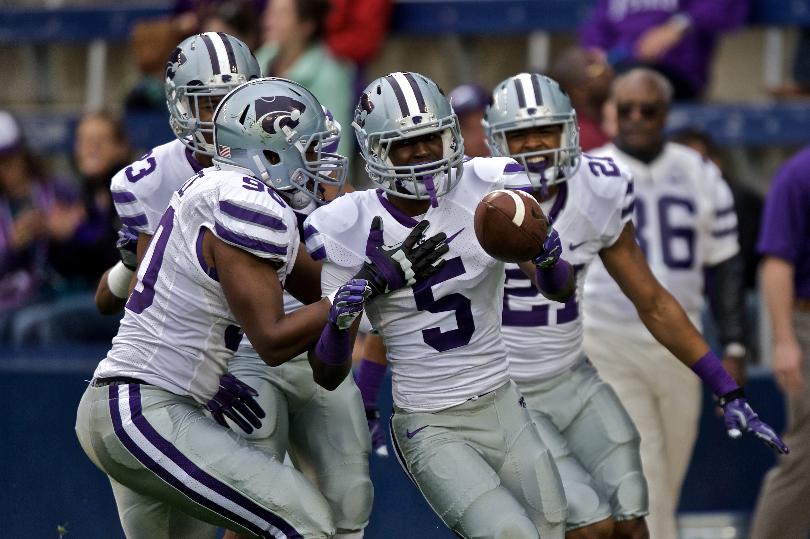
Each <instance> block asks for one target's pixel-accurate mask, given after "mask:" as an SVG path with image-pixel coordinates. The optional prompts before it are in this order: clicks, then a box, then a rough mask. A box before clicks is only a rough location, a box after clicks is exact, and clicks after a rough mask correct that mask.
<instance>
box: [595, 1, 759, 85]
mask: <svg viewBox="0 0 810 539" xmlns="http://www.w3.org/2000/svg"><path fill="white" fill-rule="evenodd" d="M747 15H748V1H747V0H715V1H712V2H707V1H706V0H650V1H646V2H628V1H627V0H597V2H596V6H595V8H594V11H593V13H592V15H591V17H590V19H589V20H588V22H587V23H586V24H585V26H584V27H583V28H582V34H581V43H582V45H583V46H585V47H588V48H593V49H596V50H598V51H600V52H601V53H602V54H604V55H605V57H606V59H607V61H608V62H609V63H610V64H611V65H613V66H614V67H615V68H616V69H617V70H619V71H625V70H626V69H628V68H630V67H634V66H638V65H644V66H647V67H651V68H653V69H655V70H657V71H659V72H660V73H662V74H663V75H664V76H666V77H667V78H668V79H669V80H670V82H671V83H672V86H673V88H674V90H675V95H674V98H675V99H676V100H680V99H695V98H698V97H700V96H701V95H702V94H703V91H704V90H705V89H706V87H707V85H708V78H709V69H710V65H709V64H710V63H711V59H712V55H713V53H714V48H715V44H716V41H717V38H718V36H719V35H720V34H721V33H723V32H727V31H729V30H733V29H735V28H737V27H738V26H740V25H741V24H743V22H745V18H746V16H747Z"/></svg>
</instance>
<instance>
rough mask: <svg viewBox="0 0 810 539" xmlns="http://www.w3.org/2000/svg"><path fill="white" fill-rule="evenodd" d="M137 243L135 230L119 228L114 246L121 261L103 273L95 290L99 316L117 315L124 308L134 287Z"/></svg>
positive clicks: (136, 266) (137, 259)
mask: <svg viewBox="0 0 810 539" xmlns="http://www.w3.org/2000/svg"><path fill="white" fill-rule="evenodd" d="M138 243H139V235H138V233H137V232H136V231H135V230H133V229H131V228H129V227H127V226H123V227H121V229H120V230H119V231H118V241H117V242H116V244H115V246H116V247H117V248H118V252H119V254H120V256H121V260H120V261H119V262H118V263H117V264H116V265H114V266H113V267H111V268H110V269H108V270H107V271H105V272H104V274H103V275H102V276H101V279H100V280H99V282H98V287H97V288H96V298H95V300H96V309H98V312H100V313H101V314H115V313H119V312H121V309H123V308H124V304H125V303H126V301H127V297H128V296H129V292H130V290H131V289H132V286H134V283H133V281H134V280H135V272H136V270H137V269H138V261H139V260H140V259H139V258H138ZM147 243H148V240H147ZM141 256H143V255H141Z"/></svg>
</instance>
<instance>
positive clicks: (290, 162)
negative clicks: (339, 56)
mask: <svg viewBox="0 0 810 539" xmlns="http://www.w3.org/2000/svg"><path fill="white" fill-rule="evenodd" d="M213 123H214V145H215V146H216V149H217V151H216V154H215V155H214V162H215V163H224V164H226V165H230V166H231V167H237V168H239V169H242V170H244V171H245V172H246V173H247V174H250V175H252V176H255V177H256V178H259V179H261V180H262V181H263V182H264V183H265V184H267V185H268V186H270V187H272V188H273V189H275V190H277V191H280V192H282V193H284V194H286V195H287V196H286V198H287V200H288V201H290V205H291V206H292V207H293V208H295V209H301V208H303V207H305V206H306V205H307V204H309V203H310V202H312V201H314V202H316V203H322V202H323V189H322V186H324V185H333V186H336V187H337V188H338V189H340V188H341V187H342V186H343V183H344V182H345V181H346V173H347V170H346V158H345V157H343V156H341V155H339V154H337V153H334V152H333V151H328V150H329V149H332V148H334V146H335V141H336V140H337V139H339V137H340V131H339V129H340V128H339V125H338V124H337V123H336V122H333V121H331V120H329V118H328V117H327V115H326V112H325V109H324V108H323V107H322V106H321V104H320V103H319V102H318V100H317V99H316V98H315V96H314V95H312V93H311V92H310V91H309V90H307V89H306V88H304V87H303V86H301V85H300V84H298V83H297V82H293V81H290V80H287V79H279V78H272V77H270V78H264V79H257V80H254V81H251V82H248V83H246V84H243V85H242V86H240V87H239V88H237V89H236V90H234V91H233V92H231V93H230V94H228V95H227V96H226V97H225V98H224V99H223V100H222V102H221V103H220V104H219V106H218V107H217V110H216V112H215V113H214V122H213Z"/></svg>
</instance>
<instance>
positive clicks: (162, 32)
mask: <svg viewBox="0 0 810 539" xmlns="http://www.w3.org/2000/svg"><path fill="white" fill-rule="evenodd" d="M180 34H181V32H180V31H179V30H178V29H177V26H176V23H175V21H174V20H173V19H170V18H162V19H153V20H146V21H139V22H138V23H137V24H136V25H135V26H134V27H133V28H132V33H131V34H130V36H129V45H130V50H131V51H132V55H133V57H134V58H135V64H136V66H137V67H138V71H139V72H140V79H139V80H138V82H137V83H136V84H135V86H134V87H133V88H132V89H131V90H130V91H129V94H127V97H126V98H125V100H124V108H125V109H126V111H127V112H131V111H137V112H150V111H151V112H160V113H163V114H166V113H168V110H166V96H164V95H163V79H164V77H165V71H166V59H167V58H168V57H169V54H170V53H171V52H172V50H173V48H174V46H175V44H176V43H178V42H179V41H180V40H181V38H180Z"/></svg>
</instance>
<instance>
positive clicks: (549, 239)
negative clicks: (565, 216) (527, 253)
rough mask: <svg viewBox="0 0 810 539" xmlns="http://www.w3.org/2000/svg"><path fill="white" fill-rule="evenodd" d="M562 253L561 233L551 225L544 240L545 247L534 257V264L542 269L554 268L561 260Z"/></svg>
mask: <svg viewBox="0 0 810 539" xmlns="http://www.w3.org/2000/svg"><path fill="white" fill-rule="evenodd" d="M560 255H562V242H561V241H560V235H559V234H558V233H557V231H556V230H554V228H553V227H552V226H551V225H549V227H548V234H547V235H546V239H545V240H544V241H543V248H542V249H541V250H540V252H539V253H538V254H537V256H535V257H534V259H533V262H534V265H535V266H537V267H538V268H540V269H549V268H553V267H554V266H556V265H557V262H558V261H559V260H560Z"/></svg>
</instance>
